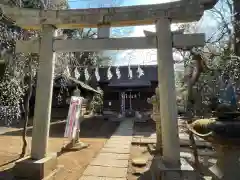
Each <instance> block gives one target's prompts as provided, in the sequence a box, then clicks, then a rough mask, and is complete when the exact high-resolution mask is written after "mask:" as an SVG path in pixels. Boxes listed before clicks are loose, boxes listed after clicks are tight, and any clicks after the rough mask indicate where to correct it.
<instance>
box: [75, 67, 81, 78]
mask: <svg viewBox="0 0 240 180" xmlns="http://www.w3.org/2000/svg"><path fill="white" fill-rule="evenodd" d="M74 76H75V78H76V79H79V77H80V73H79V72H78V69H77V68H75V70H74Z"/></svg>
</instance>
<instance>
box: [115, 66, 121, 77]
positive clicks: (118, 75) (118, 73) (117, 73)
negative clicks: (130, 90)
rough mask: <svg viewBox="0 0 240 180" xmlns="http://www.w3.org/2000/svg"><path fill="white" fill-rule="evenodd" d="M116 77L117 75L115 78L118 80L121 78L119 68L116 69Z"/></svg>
mask: <svg viewBox="0 0 240 180" xmlns="http://www.w3.org/2000/svg"><path fill="white" fill-rule="evenodd" d="M116 75H117V78H118V79H120V78H121V72H120V69H119V67H117V68H116Z"/></svg>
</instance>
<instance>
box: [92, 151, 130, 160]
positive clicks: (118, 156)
mask: <svg viewBox="0 0 240 180" xmlns="http://www.w3.org/2000/svg"><path fill="white" fill-rule="evenodd" d="M129 157H130V154H116V153H100V154H99V155H98V156H97V157H96V158H103V160H104V159H106V158H111V159H116V160H121V159H124V160H128V159H129Z"/></svg>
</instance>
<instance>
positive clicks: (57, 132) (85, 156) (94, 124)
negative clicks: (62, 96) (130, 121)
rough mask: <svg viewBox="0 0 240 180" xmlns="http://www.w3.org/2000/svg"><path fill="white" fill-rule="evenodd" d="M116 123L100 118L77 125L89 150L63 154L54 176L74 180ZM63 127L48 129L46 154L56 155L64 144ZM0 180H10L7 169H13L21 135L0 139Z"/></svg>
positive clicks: (101, 145) (60, 179)
mask: <svg viewBox="0 0 240 180" xmlns="http://www.w3.org/2000/svg"><path fill="white" fill-rule="evenodd" d="M118 124H119V123H118V122H110V121H106V120H103V119H102V118H98V119H96V118H90V119H88V120H86V121H84V122H82V124H81V133H80V138H81V141H82V142H84V143H87V144H89V145H90V146H89V147H88V148H86V149H83V150H81V151H76V152H67V153H64V154H62V155H60V156H59V157H58V162H59V164H61V165H64V168H63V170H62V171H61V172H60V173H59V174H58V176H57V179H58V180H77V179H79V178H80V177H81V175H82V173H83V171H84V169H85V168H86V167H87V165H88V164H89V163H90V162H91V160H92V158H94V157H95V156H96V155H97V154H98V152H99V150H100V149H101V148H102V147H103V145H104V143H105V141H106V140H107V139H108V138H109V137H110V136H111V135H112V133H113V132H114V131H115V129H116V128H117V126H118ZM64 128H65V123H59V124H55V125H52V126H51V130H50V139H49V152H59V151H60V150H61V148H62V147H63V145H65V144H66V143H67V142H68V140H67V139H65V138H63V134H64ZM30 136H31V130H30V131H29V132H28V144H29V145H28V154H29V152H30V147H31V137H30ZM0 144H1V146H0V180H12V179H11V173H10V172H11V171H10V170H9V169H11V167H12V166H13V165H14V160H16V159H17V158H18V156H19V154H20V150H21V145H22V142H21V131H15V132H8V133H5V134H3V135H1V136H0Z"/></svg>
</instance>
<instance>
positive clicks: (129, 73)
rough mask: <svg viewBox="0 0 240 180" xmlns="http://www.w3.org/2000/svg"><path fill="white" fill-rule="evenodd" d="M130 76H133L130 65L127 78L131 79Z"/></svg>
mask: <svg viewBox="0 0 240 180" xmlns="http://www.w3.org/2000/svg"><path fill="white" fill-rule="evenodd" d="M132 77H133V73H132V69H131V67H130V66H128V78H129V79H132Z"/></svg>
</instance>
